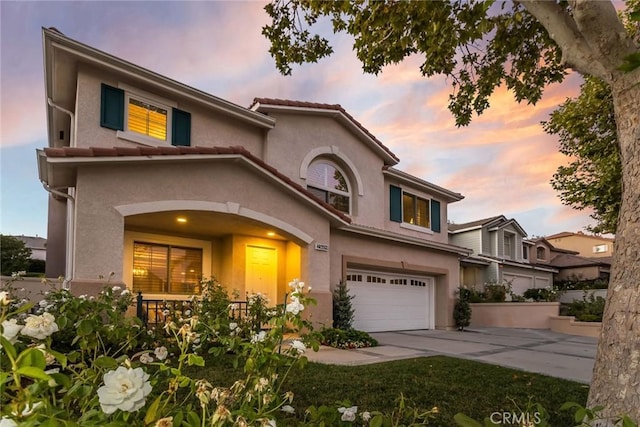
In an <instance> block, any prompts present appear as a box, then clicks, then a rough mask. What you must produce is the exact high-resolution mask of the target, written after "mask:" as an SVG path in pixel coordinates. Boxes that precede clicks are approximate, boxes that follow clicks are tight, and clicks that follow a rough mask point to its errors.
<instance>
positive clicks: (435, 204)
mask: <svg viewBox="0 0 640 427" xmlns="http://www.w3.org/2000/svg"><path fill="white" fill-rule="evenodd" d="M431 230H432V231H435V232H436V233H439V232H440V202H439V201H437V200H433V199H431Z"/></svg>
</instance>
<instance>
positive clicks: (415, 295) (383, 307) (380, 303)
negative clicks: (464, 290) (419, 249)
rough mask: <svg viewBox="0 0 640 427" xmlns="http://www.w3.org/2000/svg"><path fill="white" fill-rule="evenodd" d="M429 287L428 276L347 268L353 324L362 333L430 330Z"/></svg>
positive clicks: (431, 299) (430, 284) (431, 317)
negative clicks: (353, 316) (351, 298)
mask: <svg viewBox="0 0 640 427" xmlns="http://www.w3.org/2000/svg"><path fill="white" fill-rule="evenodd" d="M433 286H434V280H433V278H432V277H416V276H405V275H398V274H388V273H379V272H372V271H357V270H349V271H347V287H348V288H349V294H350V295H352V296H353V297H354V298H353V300H351V304H352V306H353V308H354V310H355V318H354V321H353V327H354V328H355V329H359V330H361V331H366V332H380V331H402V330H410V329H432V328H433V326H434V309H433V299H434V298H433V295H434V287H433Z"/></svg>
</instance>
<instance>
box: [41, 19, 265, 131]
mask: <svg viewBox="0 0 640 427" xmlns="http://www.w3.org/2000/svg"><path fill="white" fill-rule="evenodd" d="M42 34H43V46H44V62H45V64H44V66H45V70H44V74H45V93H46V97H47V98H50V97H52V93H53V87H52V86H53V83H54V82H53V69H54V64H53V62H54V55H53V50H54V49H60V50H62V51H65V52H67V53H69V54H71V55H73V56H75V57H76V58H78V59H82V60H83V61H85V62H88V63H90V64H93V65H96V66H99V67H102V68H106V69H109V70H111V71H114V72H117V73H121V74H124V75H127V76H129V77H131V78H133V79H137V80H141V81H144V82H147V83H149V84H151V85H154V86H161V87H162V88H163V89H164V90H166V91H168V92H171V93H175V94H176V95H179V96H181V97H186V98H189V99H191V100H193V101H195V102H198V103H200V104H204V105H206V106H207V107H210V108H213V109H215V110H218V111H220V112H223V113H225V114H227V115H230V116H232V117H234V118H236V119H239V120H242V121H244V122H248V123H251V124H253V125H255V126H258V127H262V128H265V129H272V128H273V127H274V126H275V119H274V118H272V117H269V116H266V115H264V114H261V113H259V112H257V111H252V110H249V109H247V108H244V107H242V106H240V105H236V104H233V103H231V102H229V101H226V100H224V99H222V98H218V97H217V96H214V95H210V94H208V93H206V92H203V91H201V90H198V89H195V88H193V87H191V86H187V85H185V84H183V83H180V82H178V81H176V80H173V79H170V78H168V77H165V76H162V75H160V74H158V73H155V72H153V71H150V70H148V69H146V68H143V67H140V66H138V65H135V64H133V63H131V62H128V61H125V60H123V59H120V58H118V57H116V56H113V55H110V54H108V53H106V52H103V51H101V50H98V49H95V48H93V47H91V46H88V45H86V44H83V43H80V42H78V41H76V40H73V39H71V38H69V37H66V36H64V35H62V34H60V33H58V32H56V31H53V30H50V29H47V28H42ZM53 101H54V102H55V99H53ZM45 103H46V99H45ZM47 111H49V109H48V107H47ZM50 120H51V117H50V114H47V121H48V124H49V126H51V123H50Z"/></svg>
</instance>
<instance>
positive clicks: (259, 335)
mask: <svg viewBox="0 0 640 427" xmlns="http://www.w3.org/2000/svg"><path fill="white" fill-rule="evenodd" d="M266 335H267V333H266V332H265V331H260V332H259V333H257V334H255V335H254V336H253V337H251V343H252V344H255V343H258V342H262V341H264V338H265V337H266Z"/></svg>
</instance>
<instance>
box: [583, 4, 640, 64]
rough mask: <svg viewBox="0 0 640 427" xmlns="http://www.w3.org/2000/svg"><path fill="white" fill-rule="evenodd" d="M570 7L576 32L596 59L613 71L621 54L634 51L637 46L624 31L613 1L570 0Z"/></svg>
mask: <svg viewBox="0 0 640 427" xmlns="http://www.w3.org/2000/svg"><path fill="white" fill-rule="evenodd" d="M570 5H571V9H572V10H573V16H574V19H575V22H576V25H577V27H578V29H579V30H580V34H582V36H583V37H584V39H585V40H586V42H587V43H588V44H589V46H590V48H591V50H592V51H593V52H595V54H596V55H598V57H599V58H600V62H601V63H602V64H603V65H604V66H605V67H606V68H607V69H608V70H609V71H610V72H611V73H612V74H613V73H619V72H620V71H619V70H618V67H619V66H620V65H621V64H622V63H623V61H624V57H626V56H628V55H630V54H632V53H634V52H637V51H638V49H637V46H635V43H634V42H633V40H632V39H631V37H630V36H629V35H628V34H627V32H626V31H625V29H624V26H623V25H622V22H621V21H620V19H619V18H618V14H617V12H616V10H615V8H614V7H613V4H611V2H608V1H606V2H605V1H585V0H571V1H570Z"/></svg>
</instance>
